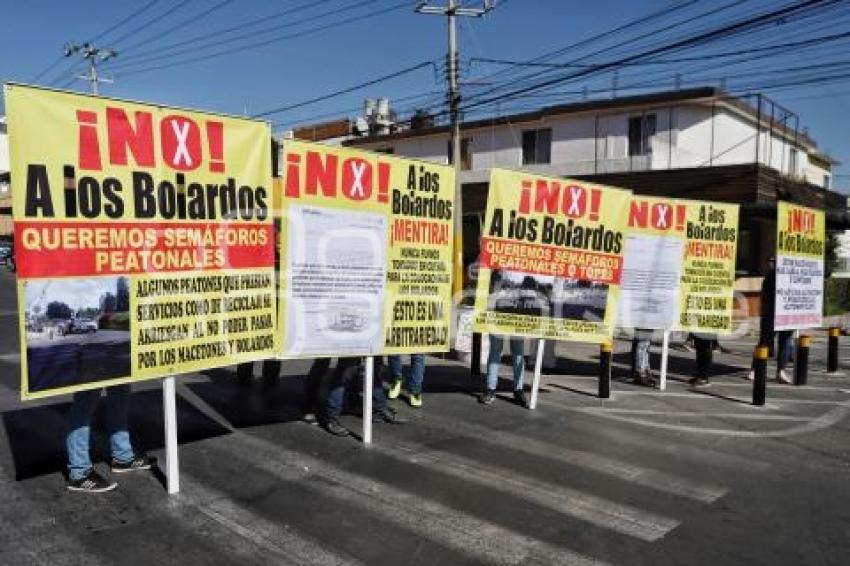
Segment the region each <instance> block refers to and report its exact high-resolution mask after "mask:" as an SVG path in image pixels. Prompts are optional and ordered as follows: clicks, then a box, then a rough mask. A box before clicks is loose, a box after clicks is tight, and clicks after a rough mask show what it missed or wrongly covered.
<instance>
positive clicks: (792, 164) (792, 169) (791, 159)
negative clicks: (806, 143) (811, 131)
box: [788, 147, 797, 175]
mask: <svg viewBox="0 0 850 566" xmlns="http://www.w3.org/2000/svg"><path fill="white" fill-rule="evenodd" d="M788 174H790V175H796V174H797V149H796V148H793V147H792V148H791V150H790V151H789V153H788Z"/></svg>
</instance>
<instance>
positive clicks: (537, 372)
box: [528, 338, 546, 409]
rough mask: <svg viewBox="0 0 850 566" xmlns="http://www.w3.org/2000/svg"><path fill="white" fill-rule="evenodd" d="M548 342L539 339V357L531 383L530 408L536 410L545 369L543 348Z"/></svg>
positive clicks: (535, 363)
mask: <svg viewBox="0 0 850 566" xmlns="http://www.w3.org/2000/svg"><path fill="white" fill-rule="evenodd" d="M545 344H546V340H544V339H542V338H541V339H539V340H538V341H537V357H536V358H535V361H534V379H532V381H531V400H530V401H529V402H528V408H529V409H534V408H535V407H537V391H538V389H540V371H541V369H542V367H543V348H544V346H545Z"/></svg>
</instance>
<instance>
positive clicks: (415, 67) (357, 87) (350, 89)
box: [252, 61, 434, 118]
mask: <svg viewBox="0 0 850 566" xmlns="http://www.w3.org/2000/svg"><path fill="white" fill-rule="evenodd" d="M433 65H434V62H433V61H425V62H423V63H419V64H417V65H413V66H412V67H407V68H406V69H402V70H400V71H396V72H394V73H390V74H388V75H384V76H382V77H377V78H375V79H372V80H369V81H366V82H364V83H360V84H357V85H354V86H350V87H348V88H343V89H340V90H336V91H334V92H331V93H328V94H324V95H322V96H317V97H315V98H311V99H309V100H302V101H301V102H296V103H295V104H289V105H287V106H281V107H279V108H273V109H271V110H266V111H265V112H260V113H259V114H254V115H253V116H252V118H262V117H264V116H269V115H271V114H280V113H281V112H286V111H288V110H294V109H296V108H301V107H303V106H309V105H310V104H315V103H317V102H321V101H323V100H329V99H331V98H336V97H337V96H341V95H343V94H348V93H349V92H354V91H356V90H360V89H363V88H366V87H367V86H372V85H376V84H378V83H382V82H384V81H388V80H390V79H394V78H397V77H400V76H403V75H406V74H408V73H412V72H414V71H418V70H419V69H423V68H425V67H432V66H433Z"/></svg>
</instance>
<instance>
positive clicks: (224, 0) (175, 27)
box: [121, 0, 233, 53]
mask: <svg viewBox="0 0 850 566" xmlns="http://www.w3.org/2000/svg"><path fill="white" fill-rule="evenodd" d="M231 2H233V0H222V1H221V2H219V3H218V4H214V5H212V6H210V7H209V8H207V9H206V10H204V11H202V12H201V13H200V14H195V15H192V16H189V17H188V18H185V19H183V20H181V21H179V22H178V23H176V24H174V25H173V26H171V27H170V28H168V29H164V30H162V31H159V32H157V33H156V34H155V35H150V36H148V37H146V38H143V39H140V40H139V41H137V42H135V43H132V44H130V45H127V46H124V47H122V49H121V51H122V52H123V53H126V52H127V51H130V50H132V49H135V48H137V47H139V46H140V45H146V44H151V43H156V42H157V41H159V40H160V39H162V38H163V37H167V36H168V34H170V33H171V32H173V31H177V30H179V29H182V28H184V26H186V25H187V24H195V23H197V22H198V21H199V20H201V19H203V18H205V17H207V16H209V15H210V14H212V13H213V12H217V11H218V10H220V9H222V8H224V7H225V6H227V5H228V4H230V3H231Z"/></svg>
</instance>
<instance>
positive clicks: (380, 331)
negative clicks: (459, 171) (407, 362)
mask: <svg viewBox="0 0 850 566" xmlns="http://www.w3.org/2000/svg"><path fill="white" fill-rule="evenodd" d="M283 150H284V179H283V185H282V191H283V195H282V198H281V199H280V202H281V205H282V219H281V233H280V238H281V246H280V249H281V259H280V266H281V300H280V320H281V322H282V325H283V328H284V331H283V355H284V356H286V357H296V356H310V357H326V356H355V355H375V354H398V353H425V352H440V351H447V350H448V348H449V321H450V318H449V317H450V313H451V252H452V238H453V229H452V226H453V224H452V220H453V215H454V171H453V169H452V168H450V167H446V166H444V165H439V164H435V163H430V162H424V161H417V160H412V159H402V158H398V157H393V156H390V155H386V154H379V153H368V152H364V151H357V150H351V149H347V148H341V147H330V146H324V145H320V144H314V143H306V142H299V141H290V140H287V141H285V142H284V147H283Z"/></svg>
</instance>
